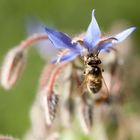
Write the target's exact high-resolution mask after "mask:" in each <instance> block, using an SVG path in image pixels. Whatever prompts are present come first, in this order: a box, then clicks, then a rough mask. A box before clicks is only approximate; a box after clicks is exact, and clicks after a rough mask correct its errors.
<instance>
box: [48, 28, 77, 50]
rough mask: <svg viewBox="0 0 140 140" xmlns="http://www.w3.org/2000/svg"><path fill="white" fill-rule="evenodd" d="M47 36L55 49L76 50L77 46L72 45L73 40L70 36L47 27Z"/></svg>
mask: <svg viewBox="0 0 140 140" xmlns="http://www.w3.org/2000/svg"><path fill="white" fill-rule="evenodd" d="M45 30H46V32H47V35H48V37H49V39H50V40H51V42H52V43H53V45H54V47H55V48H69V49H75V48H76V47H75V46H76V44H72V40H71V38H70V37H69V36H67V35H66V34H64V33H62V32H58V31H55V30H53V29H50V28H48V27H45Z"/></svg>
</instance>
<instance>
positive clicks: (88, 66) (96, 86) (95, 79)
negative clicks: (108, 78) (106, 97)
mask: <svg viewBox="0 0 140 140" xmlns="http://www.w3.org/2000/svg"><path fill="white" fill-rule="evenodd" d="M84 62H85V70H84V75H85V83H86V86H87V89H88V90H89V91H90V92H91V93H98V92H99V91H100V89H101V88H102V71H101V68H100V67H99V66H98V65H99V64H101V60H100V59H99V58H98V57H97V56H96V55H94V54H90V55H87V56H85V58H84Z"/></svg>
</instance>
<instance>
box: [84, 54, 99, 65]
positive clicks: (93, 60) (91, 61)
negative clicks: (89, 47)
mask: <svg viewBox="0 0 140 140" xmlns="http://www.w3.org/2000/svg"><path fill="white" fill-rule="evenodd" d="M84 62H85V64H87V65H89V66H95V65H99V64H101V60H100V59H99V58H98V55H95V54H88V55H87V56H85V57H84Z"/></svg>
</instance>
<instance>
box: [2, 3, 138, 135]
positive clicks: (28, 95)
mask: <svg viewBox="0 0 140 140" xmlns="http://www.w3.org/2000/svg"><path fill="white" fill-rule="evenodd" d="M139 6H140V0H129V1H128V0H104V1H103V0H23V1H22V0H0V42H1V45H0V61H1V62H2V60H3V57H4V55H5V53H6V52H7V51H8V49H10V48H12V47H14V46H15V45H16V44H18V43H20V41H22V40H23V39H25V38H26V36H27V34H26V29H25V22H26V19H27V18H28V17H30V16H35V17H38V18H39V19H40V20H42V21H43V22H44V23H46V24H47V25H49V26H53V27H55V28H57V29H58V30H60V31H64V32H67V33H68V34H76V33H79V32H82V31H84V30H86V28H87V25H88V24H89V22H90V20H91V11H92V9H93V8H94V9H96V18H97V20H98V22H99V24H100V26H101V28H102V30H103V31H107V30H108V29H109V28H110V26H111V25H112V24H113V23H115V22H116V21H118V20H122V19H123V20H126V21H128V22H129V23H130V25H132V26H133V25H134V26H137V27H139V26H140V8H139ZM126 28H127V27H126ZM139 36H140V31H139V30H137V31H136V32H135V33H134V34H133V38H134V42H135V45H134V46H133V47H134V50H135V54H136V55H137V56H139V53H140V48H139V44H140V40H139ZM29 54H30V55H29V56H28V64H27V69H26V70H25V72H24V74H23V76H22V78H21V79H20V81H19V82H18V83H17V84H16V86H15V87H14V88H13V89H12V90H10V91H5V90H3V89H2V88H0V133H1V134H10V135H13V136H16V137H21V136H23V134H24V133H25V132H26V130H27V129H28V128H29V125H30V121H29V111H30V107H31V105H32V103H33V100H34V98H35V94H36V90H37V85H38V78H39V74H40V72H41V68H42V66H43V64H44V61H43V60H42V59H41V58H40V57H39V56H38V54H37V52H36V51H35V50H34V49H31V51H30V53H29ZM135 64H136V65H139V62H137V63H135ZM139 86H140V82H139V80H138V79H137V81H136V82H135V85H134V90H135V92H134V93H138V92H139V91H140V90H139ZM135 95H136V96H135V97H138V96H140V95H138V94H135ZM137 102H138V101H137ZM138 105H139V104H138ZM135 107H136V106H135ZM136 108H138V107H136Z"/></svg>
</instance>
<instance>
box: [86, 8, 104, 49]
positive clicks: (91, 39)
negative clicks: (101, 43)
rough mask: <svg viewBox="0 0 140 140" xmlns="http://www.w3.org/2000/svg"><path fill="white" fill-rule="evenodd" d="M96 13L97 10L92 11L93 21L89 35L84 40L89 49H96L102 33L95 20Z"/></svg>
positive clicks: (89, 28) (88, 30)
mask: <svg viewBox="0 0 140 140" xmlns="http://www.w3.org/2000/svg"><path fill="white" fill-rule="evenodd" d="M94 11H95V10H93V11H92V20H91V23H90V24H89V27H88V29H87V33H86V35H85V38H84V43H85V45H87V48H88V49H92V48H94V47H95V46H96V43H97V42H98V40H99V39H100V37H101V31H100V28H99V26H98V23H97V21H96V19H95V16H94Z"/></svg>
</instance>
